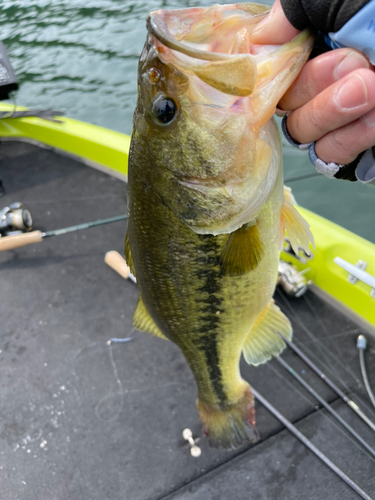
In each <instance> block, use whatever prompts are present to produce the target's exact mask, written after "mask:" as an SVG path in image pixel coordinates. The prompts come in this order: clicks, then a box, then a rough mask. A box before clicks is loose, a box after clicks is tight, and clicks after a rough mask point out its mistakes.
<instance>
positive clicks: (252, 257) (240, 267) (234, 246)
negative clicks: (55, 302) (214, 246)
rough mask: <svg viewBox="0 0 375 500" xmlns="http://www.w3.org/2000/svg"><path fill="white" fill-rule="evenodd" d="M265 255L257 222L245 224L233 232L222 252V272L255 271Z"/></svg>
mask: <svg viewBox="0 0 375 500" xmlns="http://www.w3.org/2000/svg"><path fill="white" fill-rule="evenodd" d="M263 255H264V250H263V246H262V243H261V241H260V238H259V231H258V227H257V225H256V223H255V224H254V223H250V222H249V223H248V224H244V225H243V226H242V227H240V228H239V229H237V231H234V233H231V235H230V236H229V238H228V241H227V242H226V244H225V246H224V248H223V250H222V252H221V272H222V274H223V275H225V276H242V275H243V274H246V273H248V272H249V271H253V270H254V269H255V268H256V267H257V266H258V264H259V262H260V261H261V259H262V257H263Z"/></svg>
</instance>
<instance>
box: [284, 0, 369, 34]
mask: <svg viewBox="0 0 375 500" xmlns="http://www.w3.org/2000/svg"><path fill="white" fill-rule="evenodd" d="M369 1H370V0H281V5H282V8H283V11H284V14H285V16H286V17H287V19H288V21H289V22H290V23H291V24H292V25H293V26H294V27H295V28H296V29H298V30H302V29H304V28H311V27H312V28H313V29H315V30H317V31H321V32H323V33H329V32H334V33H335V32H336V31H339V30H340V29H341V28H342V27H343V26H344V24H345V23H347V22H348V21H349V19H351V18H352V17H353V16H354V15H355V14H356V13H357V12H358V11H359V10H361V9H362V7H364V6H365V5H366V4H367V3H369Z"/></svg>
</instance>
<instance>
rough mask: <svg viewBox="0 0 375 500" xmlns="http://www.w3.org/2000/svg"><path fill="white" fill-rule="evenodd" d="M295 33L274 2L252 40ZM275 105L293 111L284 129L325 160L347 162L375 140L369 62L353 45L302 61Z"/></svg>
mask: <svg viewBox="0 0 375 500" xmlns="http://www.w3.org/2000/svg"><path fill="white" fill-rule="evenodd" d="M297 34H298V30H296V29H295V28H294V27H293V26H292V25H291V24H290V23H289V21H288V20H287V18H286V17H285V15H284V13H283V10H282V7H281V5H280V0H276V2H275V4H274V6H273V8H272V10H271V13H270V14H269V16H268V17H267V19H265V20H264V21H263V22H261V23H260V24H259V25H258V26H257V29H256V30H254V32H253V33H252V35H251V42H252V43H254V44H270V45H274V44H283V43H286V42H288V41H290V40H292V39H293V38H294V37H295V36H296V35H297ZM279 108H281V109H284V110H288V111H292V113H291V114H290V115H289V116H288V119H287V128H288V132H289V135H290V136H291V138H292V139H293V140H294V141H295V142H298V143H301V144H305V143H309V142H313V141H316V145H315V152H316V154H317V156H318V157H319V158H320V159H322V160H323V161H324V162H325V163H329V162H334V163H337V164H341V165H345V164H348V163H350V162H352V161H353V160H354V159H355V158H356V157H357V156H358V154H359V153H361V152H362V151H365V150H366V149H368V148H370V147H372V146H374V144H375V73H374V71H373V66H371V64H370V63H369V61H368V60H367V58H366V57H365V56H364V55H363V54H362V53H361V52H359V51H357V50H355V49H351V48H343V49H337V50H333V51H331V52H327V53H325V54H322V55H320V56H318V57H316V58H315V59H312V60H310V61H308V62H307V63H306V65H305V66H304V68H303V69H302V71H301V73H300V74H299V76H298V78H297V79H296V80H295V82H294V83H293V84H292V86H291V87H290V88H289V90H288V91H287V92H286V94H285V95H284V96H283V97H282V99H281V101H280V102H279Z"/></svg>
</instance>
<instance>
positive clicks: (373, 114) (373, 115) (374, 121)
mask: <svg viewBox="0 0 375 500" xmlns="http://www.w3.org/2000/svg"><path fill="white" fill-rule="evenodd" d="M361 119H362V121H363V122H364V123H365V124H366V125H367V126H368V127H374V126H375V108H374V109H372V110H371V111H369V112H368V113H366V114H365V115H363V116H362V117H361Z"/></svg>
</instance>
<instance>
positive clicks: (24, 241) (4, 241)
mask: <svg viewBox="0 0 375 500" xmlns="http://www.w3.org/2000/svg"><path fill="white" fill-rule="evenodd" d="M127 217H128V216H127V215H118V216H117V217H110V218H109V219H101V220H96V221H93V222H86V223H84V224H78V225H76V226H69V227H64V228H62V229H54V230H53V231H47V232H45V233H44V232H42V231H32V232H30V233H22V234H16V235H13V236H4V237H2V238H0V252H3V251H4V250H13V249H14V248H19V247H24V246H26V245H32V244H33V243H40V242H41V241H43V240H44V239H45V238H50V237H51V236H60V235H61V234H66V233H72V232H74V231H81V230H82V229H88V228H90V227H96V226H102V225H104V224H112V222H118V221H121V220H125V219H127Z"/></svg>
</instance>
